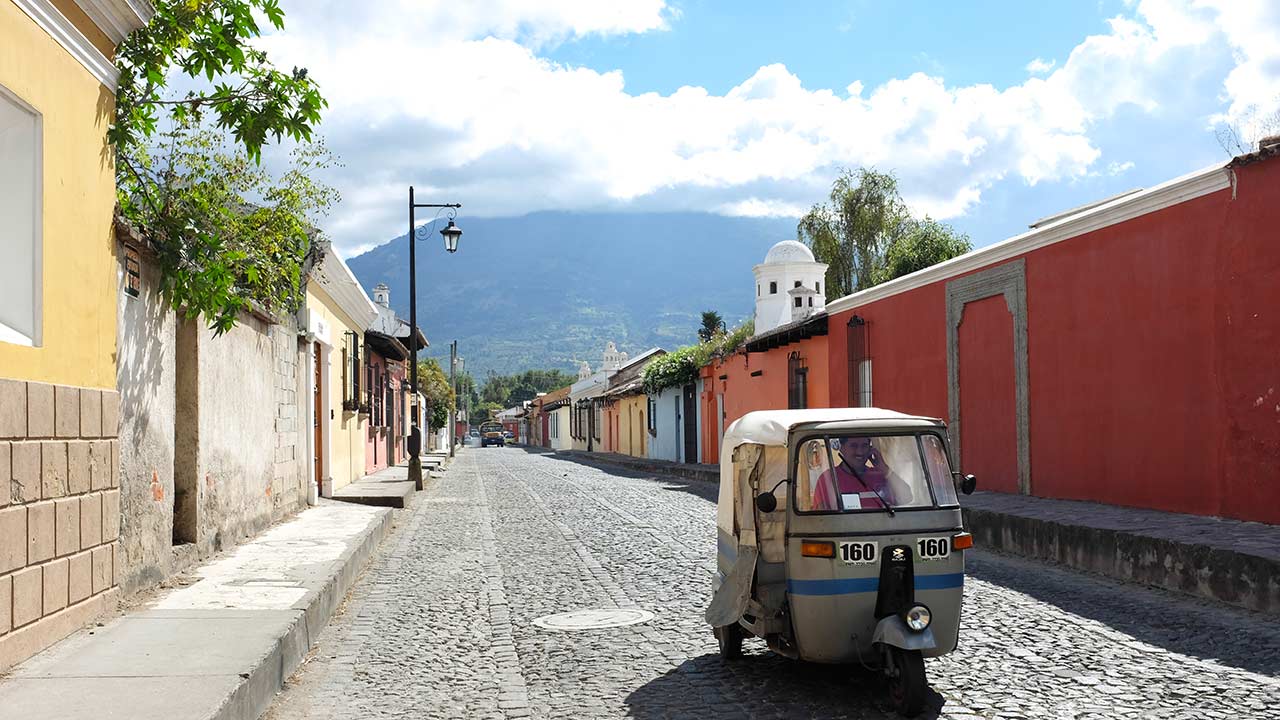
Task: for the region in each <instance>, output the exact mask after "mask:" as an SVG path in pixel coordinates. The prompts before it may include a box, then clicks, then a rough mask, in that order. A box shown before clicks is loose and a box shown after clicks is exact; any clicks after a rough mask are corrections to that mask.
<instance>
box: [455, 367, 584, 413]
mask: <svg viewBox="0 0 1280 720" xmlns="http://www.w3.org/2000/svg"><path fill="white" fill-rule="evenodd" d="M576 380H577V376H576V375H570V374H569V373H567V372H564V371H563V370H525V371H524V372H519V373H515V374H514V375H498V374H497V373H494V372H490V373H489V377H488V379H486V380H485V383H484V386H483V387H482V388H481V389H480V396H479V397H480V400H481V401H482V402H487V403H494V404H496V405H499V406H500V408H499V409H505V408H509V407H514V406H515V405H518V404H520V403H522V402H524V401H526V400H532V399H534V398H535V397H537V396H538V393H547V392H551V391H552V390H558V389H560V388H562V387H565V386H566V385H572V384H573V383H574V381H576Z"/></svg>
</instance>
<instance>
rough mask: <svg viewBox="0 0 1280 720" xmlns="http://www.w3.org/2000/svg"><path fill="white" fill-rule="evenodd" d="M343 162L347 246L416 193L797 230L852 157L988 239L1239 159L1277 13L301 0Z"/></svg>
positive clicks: (386, 226) (1270, 70)
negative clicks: (690, 214) (1234, 139)
mask: <svg viewBox="0 0 1280 720" xmlns="http://www.w3.org/2000/svg"><path fill="white" fill-rule="evenodd" d="M282 4H283V5H284V7H285V10H286V13H287V15H288V18H287V20H288V24H287V26H286V30H285V31H284V32H283V33H278V34H276V35H273V36H271V37H268V38H267V39H266V45H267V47H268V50H269V51H270V52H271V53H272V55H273V57H275V58H276V59H277V61H278V62H283V63H284V64H287V65H291V64H297V65H301V66H306V67H308V68H310V69H311V71H312V74H313V76H314V77H317V78H319V80H320V82H321V84H322V88H323V89H324V90H325V91H326V93H327V95H328V97H329V99H330V102H331V109H330V112H329V115H328V116H327V117H326V120H325V124H324V126H323V127H322V128H321V130H322V132H323V133H324V134H325V135H326V136H327V138H328V140H329V144H330V147H331V148H333V149H334V150H336V151H337V152H338V153H339V154H340V155H342V157H343V159H344V161H345V166H344V167H343V168H342V169H341V170H339V171H338V172H337V173H335V174H334V175H333V177H332V178H331V180H332V182H334V183H335V184H336V185H337V186H338V187H339V189H340V190H342V191H343V194H344V202H343V205H342V207H341V209H340V211H339V213H338V216H337V217H335V218H334V219H333V221H332V222H331V223H329V226H330V228H331V230H330V232H331V233H332V234H333V235H334V237H335V240H336V242H337V244H338V247H339V248H340V249H342V250H343V251H344V252H346V253H348V254H351V253H354V252H358V251H360V250H362V249H365V248H367V247H369V246H371V245H373V244H378V243H380V242H383V241H385V240H386V239H387V238H389V237H391V236H393V235H394V234H396V233H398V232H400V231H401V230H400V225H401V224H402V223H403V219H402V218H401V217H400V215H402V209H401V207H400V205H401V203H399V202H396V201H395V199H396V198H399V196H400V195H402V194H403V187H404V185H405V184H407V183H408V182H414V183H415V184H416V185H417V186H418V188H419V192H420V193H424V192H425V193H427V194H429V195H431V196H432V197H436V196H440V197H447V198H450V199H458V200H461V201H463V202H464V204H465V205H466V211H467V212H468V213H471V214H473V215H486V216H502V215H518V214H522V213H525V212H529V211H536V210H548V209H567V210H601V209H608V210H626V211H636V212H645V211H661V210H705V211H710V212H719V213H723V214H731V215H770V216H794V215H796V214H798V213H799V212H801V211H803V209H804V208H806V207H808V206H809V205H811V204H812V203H813V202H816V201H819V200H821V199H822V198H823V196H824V194H825V191H826V189H827V188H828V187H829V185H830V182H831V180H832V179H833V178H834V177H835V175H836V173H838V172H839V169H840V168H842V167H856V166H861V165H865V166H874V167H877V168H878V169H881V170H891V171H894V172H895V173H896V174H897V175H898V176H899V178H900V182H901V186H902V190H903V193H904V195H905V196H906V198H907V200H908V202H909V203H910V204H911V205H912V207H913V208H914V209H916V210H917V211H918V212H920V213H929V214H931V215H933V216H935V217H938V218H941V219H944V220H945V221H946V222H949V223H951V224H953V225H955V226H956V227H958V228H960V229H961V230H963V231H965V232H967V233H969V234H970V236H971V237H972V238H973V240H974V243H975V244H976V245H979V246H981V245H986V244H989V243H991V242H995V241H998V240H1000V239H1003V238H1005V237H1008V236H1010V235H1013V234H1016V233H1018V232H1021V231H1022V230H1024V229H1025V227H1026V225H1027V224H1028V223H1029V222H1031V221H1033V220H1035V219H1037V218H1039V217H1042V216H1044V215H1048V214H1051V213H1055V212H1058V211H1061V210H1063V209H1066V208H1069V207H1072V206H1075V205H1079V204H1082V203H1086V202H1090V201H1092V200H1096V199H1099V198H1102V197H1106V196H1108V195H1111V194H1115V193H1118V192H1121V191H1124V190H1128V189H1131V188H1134V187H1149V186H1151V185H1154V184H1157V183H1159V182H1162V181H1164V180H1168V179H1171V178H1173V177H1176V176H1178V175H1181V174H1184V173H1186V172H1189V171H1192V170H1195V169H1197V168H1200V167H1204V166H1206V165H1208V164H1211V163H1214V162H1219V161H1222V160H1225V159H1226V158H1227V153H1226V152H1225V151H1224V150H1223V149H1222V147H1221V146H1220V145H1219V142H1218V141H1217V139H1216V137H1215V129H1217V128H1219V127H1221V126H1222V125H1223V124H1224V123H1236V124H1243V125H1244V129H1245V130H1246V131H1249V130H1251V129H1252V126H1253V124H1256V122H1255V121H1256V120H1257V119H1258V118H1263V119H1265V118H1268V117H1270V116H1271V114H1272V113H1275V112H1276V109H1277V107H1280V46H1278V44H1277V43H1276V42H1275V38H1276V37H1280V2H1274V0H1102V1H1101V2H1061V1H1060V2H1036V3H1028V2H992V1H988V2H966V3H953V2H924V1H921V0H914V1H908V2H889V3H887V2H867V1H864V0H845V1H842V2H829V3H824V2H792V3H777V2H773V3H766V2H754V1H752V2H724V1H713V0H670V1H665V0H539V2H536V3H534V2H528V1H527V0H471V1H470V2H467V3H457V2H453V3H444V2H419V1H416V0H366V2H362V3H359V4H352V3H348V2H345V1H344V0H309V1H304V0H285V2H283V3H282Z"/></svg>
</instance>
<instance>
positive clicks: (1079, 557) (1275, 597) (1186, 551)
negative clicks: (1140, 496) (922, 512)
mask: <svg viewBox="0 0 1280 720" xmlns="http://www.w3.org/2000/svg"><path fill="white" fill-rule="evenodd" d="M963 512H964V522H965V527H966V528H968V529H969V532H971V533H973V536H974V540H975V544H976V545H977V546H978V547H980V548H987V549H991V550H995V551H998V552H1006V553H1010V554H1013V555H1019V556H1022V557H1025V558H1029V559H1032V560H1045V561H1049V562H1053V563H1057V564H1059V565H1064V566H1066V567H1069V568H1072V569H1075V570H1083V571H1086V572H1091V573H1097V574H1099V575H1105V576H1107V577H1110V578H1112V579H1115V580H1120V581H1123V582H1131V583H1140V584H1143V585H1150V586H1154V587H1157V588H1161V589H1164V590H1170V591H1173V592H1177V593H1181V594H1184V595H1192V596H1195V597H1199V598H1203V599H1206V600H1213V601H1216V602H1221V603H1226V604H1228V605H1235V606H1237V607H1242V608H1246V609H1248V610H1254V611H1257V612H1262V613H1268V614H1273V615H1275V614H1280V562H1278V561H1276V560H1274V559H1271V558H1267V557H1262V556H1259V555H1250V554H1247V553H1242V552H1237V551H1234V550H1230V549H1227V548H1219V547H1210V546H1208V545H1204V544H1201V543H1194V542H1177V541H1174V540H1169V539H1165V538H1160V537H1153V536H1150V535H1139V534H1137V533H1132V532H1125V531H1123V530H1113V529H1108V528H1098V527H1088V526H1084V525H1073V524H1067V523H1060V522H1055V521H1053V520H1046V519H1043V518H1032V517H1025V516H1021V515H1013V514H1010V513H1003V512H996V511H992V510H985V509H979V508H971V507H966V508H963Z"/></svg>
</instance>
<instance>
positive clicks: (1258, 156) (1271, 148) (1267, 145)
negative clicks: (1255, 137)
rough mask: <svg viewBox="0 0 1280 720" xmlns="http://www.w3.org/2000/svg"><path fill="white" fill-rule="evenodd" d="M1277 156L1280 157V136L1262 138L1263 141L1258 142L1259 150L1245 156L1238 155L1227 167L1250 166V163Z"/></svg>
mask: <svg viewBox="0 0 1280 720" xmlns="http://www.w3.org/2000/svg"><path fill="white" fill-rule="evenodd" d="M1277 155H1280V135H1272V136H1271V137H1265V138H1262V140H1260V141H1259V142H1258V149H1257V150H1255V151H1253V152H1251V153H1245V154H1244V155H1237V156H1235V157H1234V158H1232V159H1231V162H1230V163H1227V167H1239V166H1241V165H1248V164H1249V163H1255V162H1258V161H1259V160H1266V159H1267V158H1271V157H1275V156H1277Z"/></svg>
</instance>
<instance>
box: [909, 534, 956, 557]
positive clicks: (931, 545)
mask: <svg viewBox="0 0 1280 720" xmlns="http://www.w3.org/2000/svg"><path fill="white" fill-rule="evenodd" d="M916 556H917V557H919V558H920V559H921V560H942V559H943V558H947V557H950V556H951V538H949V537H936V538H920V539H919V540H917V541H916Z"/></svg>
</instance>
